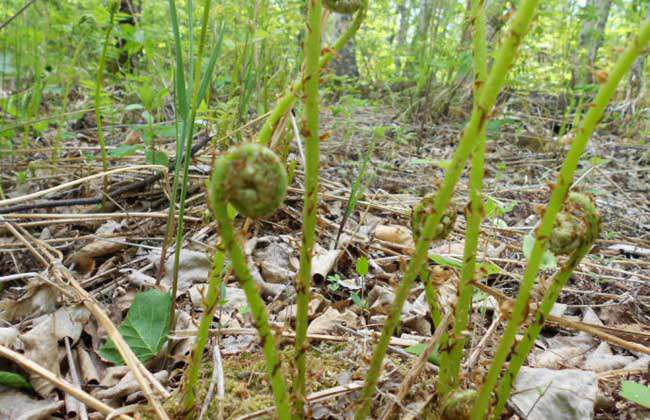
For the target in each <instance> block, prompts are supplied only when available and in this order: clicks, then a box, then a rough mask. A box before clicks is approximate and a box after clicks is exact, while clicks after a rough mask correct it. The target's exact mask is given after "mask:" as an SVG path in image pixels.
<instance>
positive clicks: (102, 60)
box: [95, 0, 120, 206]
mask: <svg viewBox="0 0 650 420" xmlns="http://www.w3.org/2000/svg"><path fill="white" fill-rule="evenodd" d="M119 7H120V3H119V1H115V0H111V1H110V3H109V5H108V13H109V21H108V27H107V28H106V34H105V35H104V44H103V46H102V54H101V56H100V57H99V64H98V65H97V79H96V80H95V118H96V119H97V140H98V141H99V146H100V147H101V153H102V169H103V170H104V172H106V171H108V156H107V154H106V139H105V138H104V124H103V121H102V112H101V106H102V91H103V86H104V68H105V67H106V54H107V52H108V46H109V43H110V40H111V33H112V32H113V26H114V21H115V14H116V13H117V10H118V8H119ZM103 182H104V187H103V190H102V191H103V193H104V196H103V199H102V205H103V206H105V205H106V200H107V195H106V194H107V193H108V183H109V179H108V176H105V177H104V178H103Z"/></svg>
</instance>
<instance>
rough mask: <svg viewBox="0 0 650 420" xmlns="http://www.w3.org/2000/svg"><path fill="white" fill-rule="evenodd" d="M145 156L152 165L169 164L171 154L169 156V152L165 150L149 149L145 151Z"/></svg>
mask: <svg viewBox="0 0 650 420" xmlns="http://www.w3.org/2000/svg"><path fill="white" fill-rule="evenodd" d="M144 156H145V159H146V160H147V163H149V164H151V165H163V166H168V165H169V156H167V153H165V152H163V151H160V150H156V151H151V150H147V151H146V152H144Z"/></svg>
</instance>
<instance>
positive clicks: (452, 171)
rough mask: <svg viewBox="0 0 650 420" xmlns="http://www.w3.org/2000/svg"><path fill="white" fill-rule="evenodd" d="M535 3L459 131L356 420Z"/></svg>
mask: <svg viewBox="0 0 650 420" xmlns="http://www.w3.org/2000/svg"><path fill="white" fill-rule="evenodd" d="M538 1H539V0H524V1H522V2H521V4H520V5H519V9H518V10H517V12H516V14H515V15H514V17H513V19H512V25H511V27H510V29H509V32H508V34H509V35H508V36H507V37H506V38H505V39H504V41H503V43H502V44H501V47H500V49H499V53H498V54H497V56H496V59H495V61H494V65H493V67H492V71H491V72H490V75H489V77H488V79H487V81H486V84H485V86H484V88H483V90H482V92H481V95H480V100H479V105H478V106H477V107H475V108H474V110H473V111H472V115H471V117H470V121H469V124H468V125H467V126H466V127H465V129H464V131H463V134H462V136H461V139H460V142H459V145H458V148H457V149H456V151H455V152H454V155H453V157H452V160H451V163H450V164H449V168H448V170H447V173H446V174H445V179H444V181H443V184H442V187H441V188H440V189H439V190H438V194H437V195H436V199H435V202H434V205H433V212H432V213H431V214H429V215H428V216H427V218H426V222H425V225H424V228H423V229H422V236H421V238H420V240H419V241H418V242H417V244H416V249H415V253H414V256H413V258H412V259H411V261H410V263H409V265H408V268H407V270H406V273H405V274H404V277H403V278H402V281H401V282H400V284H399V286H398V288H397V291H396V293H395V300H394V302H393V305H392V307H391V308H390V310H389V314H388V318H387V319H386V323H385V324H384V328H383V330H382V332H381V336H380V338H379V341H378V343H377V345H376V346H375V350H374V354H373V357H372V360H371V362H370V368H369V370H368V373H367V375H366V383H365V385H364V388H363V391H362V395H361V400H360V402H359V408H358V409H357V412H356V414H355V418H356V419H357V420H362V419H365V418H366V417H367V416H368V414H369V413H370V404H371V401H372V397H373V395H374V394H375V392H376V387H377V383H378V381H379V375H380V373H381V368H382V364H383V359H384V356H385V355H386V351H387V350H388V344H389V343H390V337H391V336H392V335H393V332H394V331H395V329H396V328H397V325H398V324H399V320H400V314H401V311H402V306H403V305H404V302H405V301H406V298H407V297H408V295H409V292H410V290H411V287H412V286H413V282H414V281H415V278H416V277H417V276H418V274H419V273H420V271H421V269H422V265H423V264H424V262H425V259H426V257H427V251H428V249H429V245H430V244H431V241H432V240H433V238H434V236H435V230H436V229H437V226H438V225H439V224H440V222H441V220H442V218H443V216H444V214H445V211H446V209H447V206H448V205H449V203H450V202H451V197H452V195H453V192H454V188H455V186H456V184H457V183H458V180H459V179H460V176H461V173H462V171H463V169H464V167H465V164H466V162H467V159H468V158H469V155H470V153H472V151H473V150H474V149H475V146H476V143H477V139H478V136H479V133H480V132H481V131H482V130H483V128H484V127H485V124H486V122H487V120H488V116H489V114H490V112H492V108H493V107H494V104H495V103H496V98H497V95H498V94H499V92H500V90H501V87H502V86H503V83H504V81H505V77H506V74H507V72H508V70H509V69H510V67H511V66H512V63H513V62H514V59H515V53H516V51H517V48H518V47H519V45H520V44H521V42H522V40H523V36H524V34H525V33H526V32H527V30H528V26H529V25H530V22H531V20H532V18H533V14H534V11H535V8H536V6H537V3H538Z"/></svg>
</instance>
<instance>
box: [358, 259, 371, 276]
mask: <svg viewBox="0 0 650 420" xmlns="http://www.w3.org/2000/svg"><path fill="white" fill-rule="evenodd" d="M368 265H369V264H368V258H366V257H361V258H359V259H358V260H357V266H356V269H357V274H359V275H360V276H365V275H366V274H368V271H369V267H368Z"/></svg>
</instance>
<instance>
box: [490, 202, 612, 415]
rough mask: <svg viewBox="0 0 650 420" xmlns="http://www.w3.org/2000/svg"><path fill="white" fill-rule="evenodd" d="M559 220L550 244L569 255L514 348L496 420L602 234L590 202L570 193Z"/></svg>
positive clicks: (503, 382)
mask: <svg viewBox="0 0 650 420" xmlns="http://www.w3.org/2000/svg"><path fill="white" fill-rule="evenodd" d="M558 220H560V222H558V223H556V224H555V227H554V228H553V231H552V233H551V238H550V243H551V244H554V243H555V246H556V253H561V254H568V258H567V260H566V261H565V262H564V264H563V265H562V268H561V269H560V271H558V272H557V273H556V274H555V275H554V276H553V277H552V278H551V281H550V286H549V287H548V290H547V291H546V293H545V294H544V297H543V299H542V303H541V304H540V305H539V308H538V309H537V311H536V312H535V314H534V318H533V321H532V323H531V324H530V326H529V327H528V329H527V330H526V332H525V334H524V337H523V339H522V340H521V341H520V342H519V344H518V345H517V346H516V347H515V351H514V352H513V354H512V357H511V359H510V364H509V366H508V370H507V371H506V372H505V374H504V375H503V376H502V378H501V382H500V384H499V385H498V388H497V403H496V407H495V409H494V413H493V414H492V417H493V418H500V416H501V413H502V412H503V409H504V408H505V406H506V403H507V401H508V397H509V396H510V389H511V387H512V384H513V382H514V379H515V378H516V377H517V374H518V373H519V370H520V369H521V366H522V365H523V364H524V362H525V361H526V358H527V357H528V353H530V351H531V349H532V348H533V345H534V343H535V340H536V339H537V337H538V336H539V333H540V332H541V331H542V327H543V326H544V321H545V319H546V317H547V316H548V314H549V313H550V312H551V309H552V308H553V305H555V302H556V301H557V298H558V296H559V295H560V292H561V291H562V289H563V288H564V286H565V284H566V282H567V280H568V279H569V278H570V277H571V273H572V272H573V270H575V268H576V267H577V266H578V264H579V263H580V261H581V260H582V258H583V257H584V256H585V255H587V254H588V253H589V251H590V250H591V247H592V246H593V244H594V242H595V241H596V239H597V238H598V235H599V233H600V215H599V214H598V211H597V210H596V207H595V206H594V203H593V201H592V200H591V198H589V197H588V196H586V195H584V194H580V193H571V194H570V195H569V199H568V200H567V202H566V204H565V206H564V209H563V211H562V212H561V213H559V215H558Z"/></svg>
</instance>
